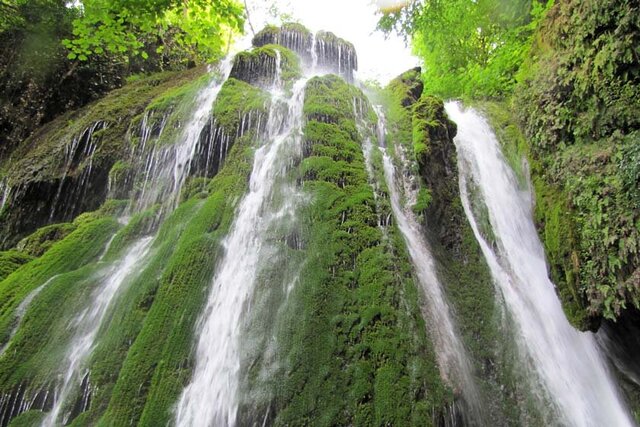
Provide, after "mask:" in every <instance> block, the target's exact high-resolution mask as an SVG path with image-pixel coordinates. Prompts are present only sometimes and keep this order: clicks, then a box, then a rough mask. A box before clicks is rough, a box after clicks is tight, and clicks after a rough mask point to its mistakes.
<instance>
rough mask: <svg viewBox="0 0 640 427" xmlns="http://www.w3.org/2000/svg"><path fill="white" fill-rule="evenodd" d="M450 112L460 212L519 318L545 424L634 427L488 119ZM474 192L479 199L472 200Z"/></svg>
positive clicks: (453, 108) (450, 107) (456, 107)
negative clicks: (481, 210)
mask: <svg viewBox="0 0 640 427" xmlns="http://www.w3.org/2000/svg"><path fill="white" fill-rule="evenodd" d="M446 110H447V113H448V115H449V117H450V118H451V119H452V120H453V121H455V122H456V123H457V125H458V136H457V137H456V138H455V144H456V147H457V151H458V168H459V173H460V193H461V196H462V201H463V206H464V209H465V212H466V214H467V217H468V219H469V221H470V223H471V226H472V228H473V231H474V234H475V236H476V238H477V240H478V242H479V243H480V246H481V248H482V251H483V253H484V256H485V258H486V260H487V263H488V264H489V267H490V269H491V273H492V275H493V278H494V282H495V285H496V288H497V291H498V292H499V293H501V295H502V297H503V300H504V304H505V305H506V307H507V309H508V310H509V313H510V314H511V317H512V318H513V320H514V325H513V327H514V328H515V329H516V336H518V337H519V340H518V343H517V344H518V346H519V348H520V351H521V360H522V361H523V364H524V365H525V366H524V368H525V369H527V371H528V373H529V376H530V377H531V379H532V380H531V382H532V383H531V386H532V387H533V388H534V389H535V390H540V389H541V390H543V392H542V393H541V394H542V395H540V396H539V397H540V399H541V405H545V401H546V400H548V401H550V402H551V403H552V406H553V410H552V409H551V408H550V407H549V406H545V407H544V408H543V412H544V413H547V414H550V412H555V413H556V414H555V417H553V416H552V418H550V420H547V423H548V424H560V425H571V426H631V425H633V424H634V423H633V422H632V421H631V419H630V416H629V413H628V411H627V409H626V407H625V404H624V403H623V400H622V398H621V397H620V395H619V392H618V390H617V387H616V384H615V383H614V380H613V379H612V377H611V374H610V372H609V370H608V368H607V365H606V363H605V360H604V358H603V356H602V355H601V354H600V352H599V350H598V347H597V344H596V340H595V338H594V335H593V334H591V333H588V332H579V331H577V330H575V329H574V328H573V327H572V326H571V325H570V324H569V322H568V321H567V319H566V317H565V315H564V313H563V311H562V307H561V304H560V301H559V299H558V297H557V295H556V293H555V289H554V285H553V283H551V281H550V280H549V278H548V275H547V265H546V262H545V255H544V250H543V248H542V245H541V243H540V241H539V239H538V235H537V233H536V229H535V225H534V223H533V220H532V211H531V207H532V206H531V205H532V203H531V200H532V197H531V193H530V190H529V189H525V190H523V189H521V188H519V185H518V181H517V179H516V176H515V175H514V173H513V171H512V170H511V169H510V168H509V166H508V165H507V163H506V162H505V159H504V157H503V156H502V154H501V151H500V147H499V144H498V141H497V139H496V137H495V135H494V133H493V132H492V130H491V127H490V126H489V124H488V123H487V121H486V120H485V119H484V118H483V117H481V116H480V115H479V114H478V113H476V112H475V111H473V110H471V109H467V110H465V109H463V108H462V107H461V105H460V104H459V103H455V102H450V103H448V104H447V106H446ZM470 186H473V187H470ZM471 188H473V189H474V190H477V193H478V196H479V199H480V200H474V199H472V198H471V191H470V190H471ZM474 194H475V192H474ZM478 202H479V203H484V205H485V206H486V209H487V211H488V215H489V220H490V224H491V228H492V229H493V235H494V236H495V240H496V241H495V244H493V245H492V244H491V243H490V242H488V241H487V239H485V237H483V234H482V233H481V231H480V228H479V225H478V224H479V222H478V220H477V218H476V216H475V215H474V210H473V209H472V206H474V205H473V204H474V203H478ZM535 390H534V391H535ZM550 416H551V414H550Z"/></svg>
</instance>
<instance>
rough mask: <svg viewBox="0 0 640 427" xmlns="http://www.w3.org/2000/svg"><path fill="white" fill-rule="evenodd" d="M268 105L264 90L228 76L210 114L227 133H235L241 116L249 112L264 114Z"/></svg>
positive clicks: (267, 97)
mask: <svg viewBox="0 0 640 427" xmlns="http://www.w3.org/2000/svg"><path fill="white" fill-rule="evenodd" d="M268 105H269V95H268V94H267V93H266V92H264V91H263V90H261V89H258V88H256V87H254V86H251V85H250V84H248V83H245V82H243V81H241V80H238V79H235V78H229V79H228V80H227V81H226V82H225V83H224V85H222V88H221V89H220V93H219V94H218V97H217V99H216V102H215V103H214V105H213V112H212V114H213V117H214V118H215V120H216V123H217V124H219V125H220V126H222V128H223V129H224V130H225V132H226V133H227V135H235V134H236V132H237V130H238V127H239V126H240V121H241V120H242V117H244V116H245V115H247V114H249V113H250V112H254V113H257V114H262V115H266V111H267V107H268ZM264 120H266V118H265V119H264Z"/></svg>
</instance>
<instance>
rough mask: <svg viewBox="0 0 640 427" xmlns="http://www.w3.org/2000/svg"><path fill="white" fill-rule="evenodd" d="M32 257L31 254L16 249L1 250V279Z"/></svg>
mask: <svg viewBox="0 0 640 427" xmlns="http://www.w3.org/2000/svg"><path fill="white" fill-rule="evenodd" d="M32 259H33V257H32V256H31V255H29V254H27V253H24V252H22V251H18V250H15V249H11V250H8V251H3V252H0V281H2V280H4V279H5V278H6V277H7V276H8V275H10V274H11V273H13V272H14V271H16V270H17V269H18V268H19V267H20V266H22V265H24V264H26V263H28V262H29V261H31V260H32Z"/></svg>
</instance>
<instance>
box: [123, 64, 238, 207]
mask: <svg viewBox="0 0 640 427" xmlns="http://www.w3.org/2000/svg"><path fill="white" fill-rule="evenodd" d="M230 72H231V59H229V58H227V59H225V60H224V61H222V63H221V64H220V74H221V75H222V78H220V79H212V80H211V82H210V83H209V84H208V85H207V86H206V87H205V88H204V90H202V91H201V92H200V93H199V95H198V98H197V99H196V101H195V107H194V110H193V112H192V113H191V115H190V117H189V122H188V123H187V124H186V126H185V129H184V131H183V132H182V137H181V139H180V140H179V141H178V142H176V143H174V144H167V145H165V146H162V147H159V148H156V147H155V146H154V147H153V150H152V151H151V153H150V154H149V155H148V158H147V159H145V163H146V166H145V176H144V183H143V186H142V193H141V194H140V195H139V196H138V197H137V199H136V200H134V201H133V204H132V211H134V212H138V211H140V210H143V209H145V208H148V207H149V206H151V205H153V204H155V203H163V207H164V209H167V210H168V211H169V212H170V211H172V210H173V209H174V208H175V207H176V205H177V204H178V201H179V200H180V193H181V190H182V186H183V185H184V183H185V180H186V179H187V178H188V177H189V174H190V172H191V171H190V165H191V159H193V157H194V155H195V153H196V148H197V146H198V142H199V139H200V133H201V132H202V129H203V128H204V127H205V125H206V124H207V121H208V120H209V117H210V115H211V108H212V106H213V102H214V101H215V100H216V98H217V96H218V93H219V92H220V89H222V85H223V83H224V82H225V81H226V80H227V78H228V77H229V73H230ZM149 133H150V132H149V130H148V129H147V128H146V126H145V123H143V138H142V140H143V143H142V144H143V146H142V150H143V151H144V148H145V147H144V144H145V143H146V141H147V140H148V139H149Z"/></svg>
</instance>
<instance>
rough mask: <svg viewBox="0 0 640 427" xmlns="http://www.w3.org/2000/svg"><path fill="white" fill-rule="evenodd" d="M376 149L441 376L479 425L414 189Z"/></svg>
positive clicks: (476, 398)
mask: <svg viewBox="0 0 640 427" xmlns="http://www.w3.org/2000/svg"><path fill="white" fill-rule="evenodd" d="M380 118H382V116H380V117H379V119H380ZM379 134H383V132H379ZM382 142H384V140H383V139H382V140H380V143H382ZM379 149H380V151H381V152H382V155H383V166H384V178H385V181H386V183H387V187H388V189H389V196H390V202H391V209H392V211H393V215H394V218H395V220H396V224H397V225H398V229H399V230H400V232H401V233H402V236H403V238H404V241H405V243H406V245H407V249H408V252H409V257H410V258H411V262H412V264H413V267H414V270H415V274H416V278H417V279H418V283H419V285H420V287H421V289H422V291H423V294H424V303H423V304H422V307H423V316H424V317H425V320H426V323H427V324H428V325H429V327H428V329H429V333H430V335H431V337H432V339H433V342H434V346H435V350H436V353H437V360H438V365H439V368H440V375H441V377H442V378H443V379H444V380H445V381H446V382H447V383H448V384H449V385H450V386H451V387H452V388H453V389H454V391H456V392H457V393H460V394H461V395H462V398H463V400H464V403H465V406H466V411H465V414H464V416H465V419H466V421H467V422H468V423H469V425H482V419H483V415H482V412H483V411H482V406H481V399H480V394H479V392H478V389H477V386H476V383H475V380H474V377H473V374H472V365H471V362H470V360H469V358H468V356H467V352H466V349H465V348H464V345H463V343H462V341H461V340H460V338H459V335H460V334H459V332H458V331H457V328H456V325H455V323H454V319H453V316H452V313H451V308H450V306H449V303H448V301H447V299H446V296H445V294H444V292H443V289H442V284H441V282H440V280H439V278H438V275H437V273H436V264H435V260H434V258H433V256H432V254H431V249H430V248H429V244H428V243H427V241H426V239H425V237H424V231H423V229H422V227H421V226H420V224H419V222H418V220H417V219H416V217H415V214H414V213H413V211H412V210H411V206H410V205H411V200H415V194H412V193H414V192H415V190H414V188H415V186H414V185H413V183H412V182H411V177H410V175H409V174H407V173H405V171H403V172H402V173H398V172H397V171H396V169H395V166H394V165H393V161H392V159H391V157H390V155H389V154H388V153H387V151H386V148H384V147H381V146H379ZM401 150H402V147H398V146H396V155H398V156H399V157H400V158H401V159H402V161H403V163H404V164H406V162H407V160H406V159H405V158H404V156H403V155H402V153H401ZM401 192H402V194H401ZM402 196H404V197H405V198H406V200H407V203H405V205H404V206H403V205H402V203H401V197H402Z"/></svg>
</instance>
